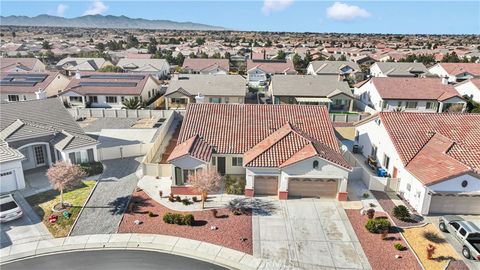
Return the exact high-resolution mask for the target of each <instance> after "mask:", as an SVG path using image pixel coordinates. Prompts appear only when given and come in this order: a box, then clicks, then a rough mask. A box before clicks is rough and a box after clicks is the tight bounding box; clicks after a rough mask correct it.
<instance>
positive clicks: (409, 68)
mask: <svg viewBox="0 0 480 270" xmlns="http://www.w3.org/2000/svg"><path fill="white" fill-rule="evenodd" d="M427 73H429V72H428V69H427V67H426V66H425V65H424V64H423V63H407V62H377V63H375V64H373V65H371V66H370V75H372V76H373V77H420V76H424V75H426V74H427Z"/></svg>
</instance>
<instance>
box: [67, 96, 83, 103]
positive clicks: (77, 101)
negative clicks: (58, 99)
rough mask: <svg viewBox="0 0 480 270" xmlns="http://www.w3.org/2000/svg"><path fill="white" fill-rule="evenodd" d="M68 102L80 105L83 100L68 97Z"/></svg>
mask: <svg viewBox="0 0 480 270" xmlns="http://www.w3.org/2000/svg"><path fill="white" fill-rule="evenodd" d="M70 102H72V103H82V102H83V99H82V97H70Z"/></svg>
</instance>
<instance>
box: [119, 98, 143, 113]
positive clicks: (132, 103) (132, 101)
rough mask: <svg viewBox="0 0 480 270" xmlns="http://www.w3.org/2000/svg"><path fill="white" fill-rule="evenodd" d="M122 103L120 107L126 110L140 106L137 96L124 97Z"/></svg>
mask: <svg viewBox="0 0 480 270" xmlns="http://www.w3.org/2000/svg"><path fill="white" fill-rule="evenodd" d="M122 105H123V107H122V109H127V110H137V109H140V107H141V106H142V104H141V103H140V100H138V98H128V99H125V100H124V101H123V102H122Z"/></svg>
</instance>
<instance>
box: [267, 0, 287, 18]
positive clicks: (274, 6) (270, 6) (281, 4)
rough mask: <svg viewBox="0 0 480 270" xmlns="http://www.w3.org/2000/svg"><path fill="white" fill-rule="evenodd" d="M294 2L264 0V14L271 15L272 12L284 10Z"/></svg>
mask: <svg viewBox="0 0 480 270" xmlns="http://www.w3.org/2000/svg"><path fill="white" fill-rule="evenodd" d="M293 1H294V0H264V1H263V7H262V12H263V14H265V15H269V14H270V13H272V12H275V11H280V10H284V9H286V8H287V7H289V6H290V5H291V4H293Z"/></svg>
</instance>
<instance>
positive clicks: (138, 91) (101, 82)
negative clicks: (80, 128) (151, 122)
mask: <svg viewBox="0 0 480 270" xmlns="http://www.w3.org/2000/svg"><path fill="white" fill-rule="evenodd" d="M159 91H160V83H159V82H158V81H157V80H156V79H155V78H153V76H152V75H148V74H131V73H103V72H102V73H100V72H84V73H79V72H78V73H77V74H75V77H72V80H71V82H70V84H68V86H67V88H66V90H65V91H64V92H62V93H61V94H60V96H61V97H62V99H63V100H64V101H65V102H67V103H68V104H69V105H70V106H78V107H93V108H117V109H118V108H121V107H122V106H123V105H122V102H123V101H124V100H125V99H131V98H133V99H139V100H140V101H148V100H150V99H151V98H154V97H156V96H157V94H158V93H159Z"/></svg>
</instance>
